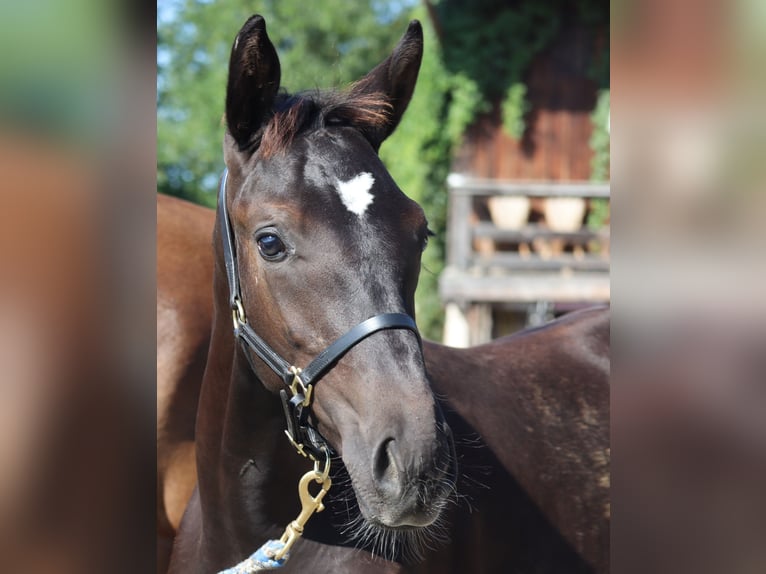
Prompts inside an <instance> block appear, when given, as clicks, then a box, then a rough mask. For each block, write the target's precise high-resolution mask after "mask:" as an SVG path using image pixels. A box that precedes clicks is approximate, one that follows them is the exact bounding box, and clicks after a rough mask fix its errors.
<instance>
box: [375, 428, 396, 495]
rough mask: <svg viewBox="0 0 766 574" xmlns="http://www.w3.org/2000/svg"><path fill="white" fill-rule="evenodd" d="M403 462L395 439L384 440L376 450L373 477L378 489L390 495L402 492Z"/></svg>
mask: <svg viewBox="0 0 766 574" xmlns="http://www.w3.org/2000/svg"><path fill="white" fill-rule="evenodd" d="M401 468H402V465H401V460H400V454H399V448H398V446H397V444H396V441H395V440H394V439H393V438H387V439H385V440H383V441H382V442H381V443H380V444H379V445H378V448H377V449H376V450H375V455H374V459H373V477H374V478H375V482H376V483H377V485H378V488H379V489H380V490H382V491H385V492H386V493H387V494H389V495H398V494H400V492H401V487H402V481H401V480H400V477H401Z"/></svg>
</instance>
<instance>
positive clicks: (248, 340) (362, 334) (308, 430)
mask: <svg viewBox="0 0 766 574" xmlns="http://www.w3.org/2000/svg"><path fill="white" fill-rule="evenodd" d="M227 178H228V170H226V169H225V170H224V171H223V176H222V177H221V187H220V190H219V193H218V221H219V225H220V235H221V241H222V242H223V259H224V263H225V266H226V276H227V278H228V283H229V304H230V305H231V309H232V317H233V320H234V336H235V337H237V338H239V339H240V341H241V343H242V345H243V347H244V348H245V355H246V356H247V358H248V361H250V365H251V367H252V360H251V358H250V354H249V353H247V350H248V349H249V350H251V351H252V352H254V353H255V354H256V355H258V357H260V359H261V360H262V361H263V362H264V363H266V365H267V366H268V367H269V368H270V369H271V370H272V371H274V372H275V373H276V374H277V375H278V376H279V377H280V378H281V379H282V381H283V382H284V383H285V386H286V387H287V388H286V389H282V390H280V391H279V395H280V397H281V398H282V405H283V408H284V411H285V418H286V420H287V431H286V434H287V436H288V438H289V439H290V442H292V444H293V446H295V448H296V449H297V450H298V452H299V453H300V454H302V455H304V456H308V457H310V458H312V459H313V460H315V461H316V460H320V459H321V457H322V456H324V457H327V456H328V452H329V449H330V447H329V445H328V444H327V442H326V441H325V439H324V438H323V437H322V436H321V435H320V434H319V432H318V431H317V430H316V429H315V428H314V427H312V426H311V425H310V424H309V422H308V414H309V407H310V405H311V394H312V390H313V386H314V385H315V384H316V383H318V382H319V380H320V379H321V378H322V377H323V376H324V375H325V374H327V372H328V371H329V370H330V369H331V368H332V367H333V366H334V365H335V363H336V362H337V361H338V360H339V359H340V358H341V357H343V355H345V354H346V353H347V352H348V351H349V350H350V349H351V348H352V347H354V346H355V345H356V344H358V343H359V342H361V341H362V340H363V339H366V338H367V337H369V336H370V335H372V334H373V333H377V332H378V331H382V330H384V329H408V330H410V331H412V332H413V333H415V335H416V336H417V338H418V344H421V340H420V333H419V332H418V328H417V325H416V324H415V321H414V320H413V319H412V317H410V316H409V315H406V314H404V313H381V314H380V315H375V316H373V317H370V318H369V319H367V320H365V321H362V322H361V323H359V324H358V325H357V326H356V327H353V328H352V329H351V330H350V331H348V332H347V333H346V334H345V335H343V336H341V337H340V338H339V339H337V340H336V341H335V342H334V343H332V344H331V345H330V346H329V347H327V348H326V349H325V350H324V351H322V352H321V353H319V355H317V356H316V357H315V358H314V359H313V360H312V361H311V362H310V363H309V364H308V366H307V367H306V368H305V369H299V368H298V367H296V366H294V365H291V364H290V363H289V362H288V361H286V360H285V359H284V358H282V357H281V356H280V355H279V353H277V352H276V351H275V350H274V349H272V348H271V347H270V346H269V345H268V344H267V343H266V341H264V340H263V339H262V338H261V337H260V336H258V334H257V333H256V332H255V330H254V329H253V328H252V327H251V326H250V324H249V323H248V322H247V318H246V317H245V311H244V307H243V306H242V295H241V293H240V290H239V274H238V271H237V252H236V249H235V244H234V234H233V231H232V229H231V223H230V221H229V212H228V209H227V207H226V180H227ZM288 390H289V392H290V395H289V396H288Z"/></svg>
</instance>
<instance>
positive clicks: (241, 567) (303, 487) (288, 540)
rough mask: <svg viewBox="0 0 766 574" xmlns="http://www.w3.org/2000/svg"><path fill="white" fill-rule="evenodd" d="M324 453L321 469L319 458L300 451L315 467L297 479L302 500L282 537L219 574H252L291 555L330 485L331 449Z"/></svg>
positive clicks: (273, 567) (279, 564) (273, 566)
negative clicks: (314, 490) (313, 485)
mask: <svg viewBox="0 0 766 574" xmlns="http://www.w3.org/2000/svg"><path fill="white" fill-rule="evenodd" d="M322 451H323V452H324V454H325V463H324V468H323V469H321V470H320V467H319V461H318V460H317V459H316V458H314V457H313V456H311V455H307V454H306V453H305V452H302V451H300V450H299V452H300V453H301V454H303V455H304V456H311V458H312V459H314V468H313V469H312V470H310V471H308V472H307V473H306V474H304V475H303V476H302V477H301V479H300V481H299V482H298V497H299V498H300V501H301V512H300V514H299V515H298V516H297V517H296V518H295V520H293V521H292V522H290V524H288V525H287V527H286V528H285V531H284V533H283V534H282V537H281V538H279V540H269V541H267V542H266V543H265V544H264V545H263V546H261V547H260V548H259V549H258V550H256V551H255V552H253V553H252V554H251V555H250V556H248V557H247V558H246V559H245V560H243V561H242V562H240V563H239V564H237V565H236V566H232V567H231V568H227V569H226V570H222V571H220V572H219V573H218V574H252V573H253V572H261V571H263V570H276V569H277V568H281V567H282V566H284V564H285V562H287V559H288V558H289V557H290V554H289V552H290V549H291V548H292V547H293V544H295V542H296V541H297V540H298V538H300V537H301V536H302V535H303V528H304V527H305V526H306V523H307V522H308V521H309V518H311V517H312V516H313V515H314V513H315V512H322V511H323V510H324V504H323V503H322V499H323V498H324V496H325V494H327V492H328V491H329V490H330V487H331V486H332V479H331V478H330V451H329V450H328V449H327V447H326V446H325V447H323V448H322ZM312 482H316V483H317V484H318V485H319V492H318V493H317V494H316V495H313V494H311V491H310V490H309V485H310V484H311V483H312Z"/></svg>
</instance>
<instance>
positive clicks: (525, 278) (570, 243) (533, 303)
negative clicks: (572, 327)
mask: <svg viewBox="0 0 766 574" xmlns="http://www.w3.org/2000/svg"><path fill="white" fill-rule="evenodd" d="M447 183H448V188H449V216H448V217H449V219H448V227H447V268H446V269H445V271H444V273H443V274H442V276H441V278H440V294H441V297H442V300H443V301H444V302H445V303H446V304H448V305H452V306H453V309H452V311H453V315H454V306H455V305H457V306H458V307H459V309H460V310H461V312H462V313H464V314H465V316H466V317H468V319H467V321H468V322H469V323H470V322H471V321H470V316H471V315H472V314H473V315H476V312H477V309H476V306H484V308H483V313H484V315H486V314H487V312H490V311H491V309H490V310H489V311H488V307H487V306H491V305H493V304H505V305H516V306H519V307H523V306H528V307H529V308H530V309H532V308H539V307H540V304H541V303H544V304H546V305H551V306H552V305H556V304H569V305H573V304H589V303H600V302H608V301H609V297H610V290H609V265H610V262H609V255H608V243H609V238H610V237H609V228H608V226H607V227H604V228H601V229H590V228H588V227H586V226H584V225H583V226H581V227H580V228H579V229H576V230H570V231H554V230H552V229H550V228H549V227H547V225H546V224H545V223H544V222H538V223H530V222H527V223H526V224H524V225H522V226H521V227H519V228H516V229H503V228H501V227H498V226H497V225H496V224H495V223H493V222H492V221H491V220H486V219H485V220H482V219H480V218H479V217H478V214H477V211H476V208H475V206H476V204H477V199H478V198H489V197H493V196H522V197H527V198H558V197H577V198H583V199H596V198H598V199H608V198H609V196H610V190H609V185H608V184H594V183H588V182H576V183H558V182H557V183H540V182H534V183H522V182H517V181H513V182H509V181H499V180H488V179H477V178H469V177H465V176H462V175H458V174H453V175H451V176H450V177H449V178H448V182H447ZM482 241H483V242H484V244H487V243H489V244H490V245H497V246H503V245H510V246H511V249H505V250H504V249H501V248H500V247H498V248H497V249H494V248H492V249H489V250H479V249H477V247H476V246H477V244H479V243H481V242H482ZM554 242H555V243H556V244H557V245H562V244H563V245H565V246H566V249H565V250H560V252H555V251H554V252H553V253H543V252H540V250H539V249H537V248H536V245H538V244H543V245H545V244H551V243H554ZM593 245H597V246H598V247H599V249H598V250H594V249H592V248H591V247H592V246H593ZM520 246H523V247H524V250H523V251H522V250H521V249H520V248H519V247H520ZM448 311H449V309H448ZM479 311H480V314H481V312H482V309H479ZM448 322H449V313H448ZM474 322H476V321H474ZM478 323H481V324H482V325H483V327H481V328H480V329H479V331H483V332H482V333H475V332H474V333H472V334H470V336H469V337H468V340H467V341H466V342H467V343H469V344H474V343H479V342H483V341H484V340H487V339H488V338H489V334H488V333H486V330H487V324H488V321H487V319H486V318H485V319H484V320H481V321H478ZM489 324H490V325H491V321H489ZM473 330H474V331H475V330H476V329H473Z"/></svg>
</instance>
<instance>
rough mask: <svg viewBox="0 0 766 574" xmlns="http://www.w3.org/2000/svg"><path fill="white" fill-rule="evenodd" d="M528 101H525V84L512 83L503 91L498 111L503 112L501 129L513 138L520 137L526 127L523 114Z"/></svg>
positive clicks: (527, 107)
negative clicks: (503, 94)
mask: <svg viewBox="0 0 766 574" xmlns="http://www.w3.org/2000/svg"><path fill="white" fill-rule="evenodd" d="M529 107H530V105H529V102H528V101H527V86H526V85H524V84H522V83H521V82H516V83H515V84H512V85H511V87H510V88H508V91H507V92H506V93H505V98H503V102H502V103H501V104H500V111H501V112H502V114H503V129H504V130H505V133H507V134H508V135H509V136H511V137H512V138H513V139H515V140H519V139H521V136H523V135H524V130H525V129H526V123H525V122H524V114H526V113H527V112H528V111H529Z"/></svg>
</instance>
